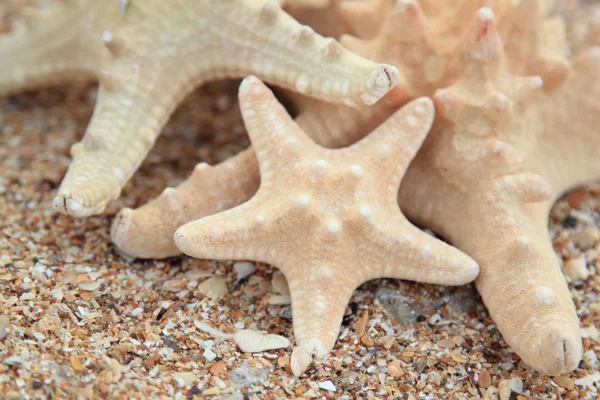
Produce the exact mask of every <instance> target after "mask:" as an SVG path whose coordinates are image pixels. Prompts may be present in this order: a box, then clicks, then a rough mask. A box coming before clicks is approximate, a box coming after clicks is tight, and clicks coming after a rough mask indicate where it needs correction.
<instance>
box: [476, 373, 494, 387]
mask: <svg viewBox="0 0 600 400" xmlns="http://www.w3.org/2000/svg"><path fill="white" fill-rule="evenodd" d="M477 383H478V385H479V387H481V388H484V389H487V388H489V387H490V386H491V385H492V377H491V376H490V373H489V372H488V370H487V369H483V370H481V372H480V373H479V380H478V381H477Z"/></svg>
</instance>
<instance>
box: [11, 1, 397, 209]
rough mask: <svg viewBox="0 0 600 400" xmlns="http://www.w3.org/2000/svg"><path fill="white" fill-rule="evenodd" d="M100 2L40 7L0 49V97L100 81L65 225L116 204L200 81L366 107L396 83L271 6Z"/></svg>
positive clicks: (71, 175)
mask: <svg viewBox="0 0 600 400" xmlns="http://www.w3.org/2000/svg"><path fill="white" fill-rule="evenodd" d="M100 3H102V4H101V5H99V4H100ZM100 3H98V2H94V1H90V0H76V1H74V3H73V4H72V5H71V7H70V8H67V9H64V10H63V9H62V8H58V9H57V10H53V9H50V10H49V11H47V13H49V16H46V17H44V16H42V17H41V18H42V20H41V21H39V20H34V21H33V22H32V29H31V30H29V31H25V32H19V31H17V32H13V33H10V34H9V35H8V36H6V37H3V38H2V39H1V40H2V41H3V46H2V50H0V51H1V52H4V51H5V49H7V50H6V51H7V52H9V53H10V54H11V57H4V58H2V61H0V71H3V70H4V71H6V73H5V74H0V75H2V77H1V78H0V90H2V92H4V93H9V92H14V91H16V90H18V89H19V88H29V87H33V86H39V85H44V84H53V83H55V82H57V81H60V80H65V79H68V78H70V77H75V76H79V75H83V76H85V77H89V76H90V75H95V76H96V77H98V78H99V80H100V90H99V93H98V100H97V105H96V108H95V110H94V114H93V116H92V120H91V122H90V125H89V126H88V129H87V131H86V134H85V136H84V138H83V140H82V141H81V142H80V143H77V144H76V145H74V146H73V148H72V155H73V162H72V164H71V166H70V167H69V170H68V171H67V174H66V176H65V179H64V180H63V183H62V184H61V187H60V189H59V191H58V194H57V196H56V198H55V199H54V202H53V204H54V207H55V208H56V209H57V210H59V211H61V212H64V213H67V214H70V215H73V216H88V215H92V214H97V213H100V212H102V211H103V210H104V208H105V206H106V204H107V203H108V202H109V201H111V200H112V199H114V198H116V197H117V196H118V195H119V193H120V191H121V187H122V186H123V185H124V184H125V182H126V181H127V180H128V179H129V178H130V177H131V175H132V174H133V173H134V172H135V171H136V169H137V168H138V167H139V165H140V163H141V161H142V160H143V159H144V157H145V155H146V154H147V153H148V151H149V150H150V148H151V147H152V145H153V143H154V141H155V139H156V137H157V135H158V134H159V133H160V130H161V129H162V126H163V125H164V124H165V122H166V120H167V119H168V117H169V115H170V114H171V113H172V111H173V110H174V109H175V107H176V106H177V104H178V103H179V102H180V101H181V100H182V99H183V97H185V95H186V94H187V93H189V92H190V91H191V90H193V89H194V88H195V87H196V86H198V85H200V84H201V83H203V82H205V81H208V80H212V79H218V78H225V77H243V76H246V75H248V74H256V75H257V76H259V77H261V78H263V79H265V80H267V81H269V82H272V83H274V84H276V85H279V86H282V87H284V88H290V89H293V90H296V91H298V92H301V93H303V94H306V95H309V96H313V97H316V98H321V99H325V100H328V101H332V102H338V103H345V104H349V105H370V104H373V103H375V102H376V101H377V100H379V98H381V97H382V96H383V95H385V93H387V92H388V91H389V90H390V89H391V88H392V87H393V86H394V84H395V82H396V78H397V70H396V68H395V67H392V66H389V65H381V64H376V63H373V62H371V61H368V60H366V59H364V58H361V57H359V56H356V55H355V54H353V53H351V52H350V51H348V50H346V49H345V48H343V47H342V46H341V45H340V44H339V43H338V42H336V41H335V40H333V39H325V38H323V37H322V36H319V35H318V34H316V33H315V32H314V31H313V30H312V29H311V28H309V27H307V26H303V25H301V24H299V23H297V22H296V21H295V20H294V19H293V18H291V17H290V16H289V15H287V14H286V13H285V12H283V11H282V10H281V9H280V8H279V6H278V5H277V2H274V1H252V0H235V1H223V2H221V1H219V2H214V1H209V0H203V1H189V0H178V1H170V2H167V3H165V2H162V1H158V0H147V1H143V2H142V1H140V2H129V3H128V4H127V6H126V7H119V5H118V3H116V2H114V3H113V2H100ZM69 4H70V3H69ZM57 7H58V6H57ZM90 7H93V10H95V8H98V10H97V11H98V12H97V13H94V12H91V11H90ZM93 10H92V11H93ZM54 17H56V18H54ZM7 54H8V53H7ZM0 55H1V53H0ZM6 77H7V78H6ZM1 79H4V81H2V80H1Z"/></svg>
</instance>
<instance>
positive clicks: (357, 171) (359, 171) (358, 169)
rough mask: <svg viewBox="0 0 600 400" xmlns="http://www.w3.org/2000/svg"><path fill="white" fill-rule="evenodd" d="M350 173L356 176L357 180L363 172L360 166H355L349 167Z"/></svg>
mask: <svg viewBox="0 0 600 400" xmlns="http://www.w3.org/2000/svg"><path fill="white" fill-rule="evenodd" d="M350 171H351V172H352V175H354V176H356V177H357V178H358V177H360V176H361V175H362V173H363V170H362V168H361V167H360V165H356V164H354V165H353V166H351V167H350Z"/></svg>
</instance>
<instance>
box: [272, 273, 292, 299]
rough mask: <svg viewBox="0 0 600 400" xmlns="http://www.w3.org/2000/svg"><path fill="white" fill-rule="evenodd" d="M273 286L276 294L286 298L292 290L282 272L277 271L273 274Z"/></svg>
mask: <svg viewBox="0 0 600 400" xmlns="http://www.w3.org/2000/svg"><path fill="white" fill-rule="evenodd" d="M271 285H273V290H274V291H275V292H276V293H279V294H282V295H284V296H289V295H290V288H289V287H288V283H287V280H286V279H285V276H284V275H283V274H282V273H281V272H280V271H276V272H275V273H274V274H273V279H271Z"/></svg>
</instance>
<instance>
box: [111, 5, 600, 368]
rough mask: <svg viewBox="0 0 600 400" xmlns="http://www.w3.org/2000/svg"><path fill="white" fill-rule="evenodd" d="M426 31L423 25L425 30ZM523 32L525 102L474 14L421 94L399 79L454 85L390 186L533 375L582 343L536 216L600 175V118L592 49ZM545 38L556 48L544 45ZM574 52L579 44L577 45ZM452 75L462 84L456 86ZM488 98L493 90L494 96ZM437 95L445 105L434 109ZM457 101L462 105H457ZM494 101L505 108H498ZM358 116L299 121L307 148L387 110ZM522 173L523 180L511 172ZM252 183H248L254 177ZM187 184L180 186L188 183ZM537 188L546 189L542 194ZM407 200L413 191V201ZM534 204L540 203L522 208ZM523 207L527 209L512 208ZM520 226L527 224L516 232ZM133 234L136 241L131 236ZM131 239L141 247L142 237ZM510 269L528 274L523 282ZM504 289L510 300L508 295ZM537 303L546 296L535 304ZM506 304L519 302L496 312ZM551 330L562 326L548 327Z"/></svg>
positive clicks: (562, 361) (564, 362)
mask: <svg viewBox="0 0 600 400" xmlns="http://www.w3.org/2000/svg"><path fill="white" fill-rule="evenodd" d="M527 2H530V3H534V4H533V5H535V4H537V2H535V1H533V0H524V1H522V2H521V4H520V6H519V7H520V8H519V9H520V10H521V12H528V10H529V12H528V15H529V16H530V17H531V18H532V19H535V18H541V17H540V16H541V15H543V13H542V10H539V11H538V12H531V10H532V9H533V10H534V11H535V7H533V8H531V4H529V5H528V4H526V3H527ZM403 6H405V7H404V11H405V12H409V13H413V15H416V16H417V17H418V18H417V21H419V20H421V21H422V22H425V21H426V20H425V18H424V17H423V16H422V12H421V11H420V9H419V7H418V5H417V4H416V3H414V2H403ZM398 11H402V10H399V9H396V10H395V13H394V14H392V15H391V16H390V18H394V17H395V18H400V21H401V20H402V19H401V18H404V19H405V20H406V16H403V15H402V14H401V13H397V12H398ZM515 12H516V11H515V10H514V9H510V8H508V9H504V8H503V9H502V13H503V15H506V16H509V15H513V18H514V13H515ZM507 18H511V17H507ZM556 21H557V20H555V19H552V20H550V24H554V26H559V28H558V29H560V31H562V32H564V31H565V29H564V27H563V28H560V24H559V23H557V22H556ZM390 22H391V23H389V24H388V25H386V26H385V27H384V29H383V34H385V35H387V32H388V31H387V26H391V27H395V28H396V29H400V28H398V27H401V26H402V25H401V24H400V23H399V21H398V20H396V21H390ZM422 22H419V24H421V23H422ZM531 22H532V25H534V26H538V27H539V26H540V24H539V23H538V22H535V21H531ZM557 24H558V25H557ZM503 26H505V27H510V26H511V23H510V21H504V25H503ZM426 27H427V25H426ZM540 29H541V28H540ZM427 31H429V29H425V32H427ZM504 31H505V33H507V32H510V29H508V28H504ZM542 31H543V30H542ZM527 35H528V36H527V37H528V38H529V40H533V41H535V42H537V43H538V45H539V46H541V49H538V48H537V47H536V46H531V47H529V48H530V51H531V52H532V56H533V57H535V58H537V59H539V60H541V62H540V64H538V65H533V66H530V68H533V69H534V71H531V72H533V73H544V74H545V75H544V76H545V78H546V80H547V81H548V83H549V84H548V85H545V84H544V86H543V87H540V88H538V89H537V90H533V92H532V93H531V94H530V95H525V93H527V90H525V89H526V88H527V85H528V84H531V83H533V84H536V85H539V84H540V83H541V82H543V80H540V79H539V78H537V77H533V78H530V79H529V80H524V81H520V80H518V79H517V78H515V77H510V76H509V75H507V74H506V73H505V72H503V71H502V69H503V68H506V67H510V68H516V69H517V70H516V71H511V72H517V73H530V72H529V71H528V68H525V67H523V68H521V67H519V65H517V64H516V63H515V61H514V59H513V60H512V61H511V60H509V61H505V60H506V58H507V57H511V56H512V54H516V55H517V56H518V55H519V54H522V53H520V52H519V51H516V50H515V49H514V48H513V49H512V50H511V53H510V54H508V55H506V57H505V56H504V55H503V54H502V44H501V39H500V37H499V36H498V32H497V31H496V27H495V23H494V14H493V13H492V12H491V10H489V9H482V10H480V11H479V12H478V14H477V17H476V20H475V23H474V24H473V25H472V27H471V30H470V32H469V33H468V34H467V36H466V37H465V38H464V39H463V41H462V42H461V43H460V44H458V45H457V46H456V48H457V51H456V52H455V53H447V54H448V56H447V57H444V58H443V60H447V61H444V62H442V63H437V64H438V65H440V66H441V67H443V69H442V71H443V73H441V74H439V73H436V74H432V75H431V76H432V77H437V78H436V79H433V80H427V79H425V81H426V82H429V83H430V84H429V83H428V84H427V85H422V82H423V81H419V82H420V84H421V86H417V85H415V84H414V83H413V82H412V79H407V84H408V88H409V90H410V91H411V94H413V95H414V94H415V93H419V91H427V90H433V89H435V87H436V86H437V85H440V86H439V87H443V85H442V84H441V83H442V82H447V81H449V85H455V84H456V86H455V87H454V89H452V90H450V91H449V92H444V91H442V92H438V95H437V96H436V99H437V103H438V104H439V105H440V106H441V105H442V104H449V105H450V106H452V107H450V108H449V109H448V110H446V108H443V109H442V114H443V116H444V118H443V119H442V118H439V121H438V122H437V123H436V124H435V127H434V133H433V134H432V135H431V137H429V138H428V139H427V140H426V142H425V145H424V147H423V149H422V150H421V151H420V152H419V155H418V157H417V159H416V161H415V162H414V163H413V164H412V165H411V167H410V168H409V170H408V173H407V176H406V178H405V180H404V181H403V184H402V187H401V191H400V195H401V196H400V198H401V199H402V200H401V204H402V207H403V210H405V211H406V213H407V215H408V216H410V217H411V218H413V219H414V220H416V221H418V222H419V223H421V224H422V225H423V226H427V227H431V228H433V229H434V230H436V231H437V232H440V233H442V234H443V235H444V236H445V237H447V238H448V239H450V240H451V242H452V243H454V244H456V245H457V246H458V247H459V248H461V249H463V250H464V251H466V252H467V253H468V254H470V255H472V256H473V257H474V258H475V259H476V260H477V261H479V263H480V265H481V268H482V273H481V276H480V277H479V278H478V279H477V287H478V289H479V290H480V292H481V293H482V297H483V298H484V301H485V303H486V305H487V306H488V307H489V309H490V313H491V315H492V317H493V318H494V320H495V321H496V322H497V325H498V327H499V329H500V330H501V331H502V333H503V334H504V338H505V339H506V341H507V342H508V343H509V344H510V345H511V346H512V347H513V348H514V349H515V350H516V351H517V353H518V354H519V355H520V356H521V357H522V358H523V359H524V360H525V361H526V362H527V363H528V364H529V365H531V366H533V367H534V368H536V369H538V370H540V371H542V372H546V373H551V374H559V373H565V372H568V371H569V370H571V369H573V368H575V366H576V365H577V362H578V360H579V358H580V352H581V344H580V336H579V331H578V322H577V317H576V315H575V313H574V309H573V306H572V303H571V301H570V298H569V293H568V291H567V290H566V285H565V283H564V279H563V278H562V276H561V275H560V268H559V264H558V261H557V259H556V256H555V254H554V252H553V250H552V246H551V243H550V240H549V238H548V232H547V229H546V225H547V216H548V209H549V207H550V205H551V204H552V201H551V200H552V199H554V198H556V197H557V196H558V195H560V194H561V193H563V192H564V191H565V190H567V189H569V188H570V187H573V186H575V185H578V184H580V183H582V182H585V181H588V180H592V179H596V178H598V177H600V166H599V162H600V159H599V158H598V157H597V154H599V153H600V149H599V148H598V145H599V142H600V141H599V140H598V136H597V135H598V134H597V128H594V127H595V126H597V125H598V115H600V112H599V107H600V104H599V103H600V102H599V100H598V99H599V98H600V84H599V83H598V82H599V76H598V74H599V73H600V72H599V70H600V69H599V68H598V65H599V64H598V63H599V61H598V59H597V57H598V56H597V54H598V49H597V47H596V48H591V49H589V50H588V51H587V52H585V53H583V54H582V55H581V56H579V57H578V58H576V59H574V60H573V61H572V63H571V64H572V65H571V66H569V63H568V62H565V61H564V60H565V59H566V58H565V57H566V54H565V55H562V58H561V54H560V51H565V49H564V46H563V45H562V44H560V43H561V41H558V43H559V46H558V49H559V51H556V48H555V49H554V50H553V51H550V52H548V51H547V50H548V47H547V44H545V43H543V42H541V41H540V36H539V35H537V34H532V33H531V32H529V33H528V34H527ZM421 37H422V36H418V35H417V36H416V39H417V40H422V39H420V38H421ZM387 38H388V39H387V40H388V42H387V43H386V44H385V45H384V44H381V43H379V41H380V40H384V39H382V37H380V36H378V38H376V39H375V40H374V41H373V43H374V46H376V48H380V49H385V50H386V53H383V52H381V53H380V54H376V53H377V52H372V53H371V54H370V55H371V56H376V57H374V59H378V60H380V61H381V60H386V61H388V62H391V63H395V61H394V60H390V59H389V58H385V55H386V54H387V55H394V54H397V53H396V52H395V50H394V43H393V42H390V40H392V38H393V37H392V36H390V35H387ZM550 39H552V40H555V38H554V37H550ZM512 40H516V39H514V38H513V39H512ZM396 41H398V39H397V38H396ZM399 42H400V44H398V45H399V46H407V45H408V44H409V43H408V44H403V43H405V42H403V41H402V40H400V41H399ZM407 42H411V41H410V40H409V41H407ZM591 43H592V44H593V43H594V42H593V41H591ZM568 44H569V43H568ZM577 46H581V42H578V44H577ZM369 49H370V47H368V46H365V43H363V50H364V51H366V52H367V53H368V51H367V50H369ZM560 49H562V50H560ZM542 50H543V51H542ZM359 51H360V50H359ZM363 54H364V53H363ZM423 54H427V52H424V53H423ZM430 54H433V53H430ZM517 56H515V59H516V57H517ZM429 57H430V56H429ZM435 57H439V56H435ZM544 57H545V58H544ZM450 60H454V61H450ZM454 63H458V65H459V68H457V70H458V71H459V72H460V71H461V70H462V72H461V73H457V72H455V69H454V67H453V65H454ZM397 64H398V66H399V67H400V69H401V70H402V72H403V74H405V75H407V76H410V71H408V72H407V70H408V69H409V67H408V66H407V65H408V64H407V63H401V62H399V63H397ZM548 65H556V66H558V70H559V71H560V73H553V71H552V70H549V69H547V68H545V67H544V66H548ZM446 66H448V68H446ZM564 67H566V68H567V73H564V70H563V68H564ZM444 71H445V72H444ZM417 73H418V72H416V71H415V72H412V74H417ZM447 74H457V76H456V78H455V79H449V78H446V76H447ZM462 75H464V76H465V77H464V78H461V76H462ZM459 80H460V82H459ZM457 82H459V83H457ZM517 84H519V85H521V88H522V90H521V91H520V92H519V91H517V92H515V88H514V85H517ZM446 86H447V85H446ZM494 91H497V92H498V93H496V94H494V93H493V92H494ZM504 92H506V93H504ZM444 96H446V97H444ZM444 98H448V99H449V100H448V101H444V100H443V99H444ZM452 99H454V100H452ZM464 102H467V103H468V106H463V105H462V104H463V103H464ZM504 105H506V109H505V110H503V109H502V106H504ZM382 106H383V104H382ZM452 110H455V111H454V112H452ZM357 114H360V113H356V112H352V111H350V110H348V109H345V108H342V107H337V106H330V107H329V108H328V107H327V106H323V105H319V107H318V108H315V109H313V110H311V111H309V112H307V115H303V116H301V118H305V120H304V121H305V123H307V124H308V123H309V125H310V129H311V132H312V134H313V136H314V137H315V139H316V140H318V141H319V142H320V143H327V145H330V146H335V145H336V142H337V143H339V145H344V144H348V143H351V142H352V140H355V139H357V138H360V137H362V135H364V134H365V133H367V132H366V131H365V130H364V129H363V127H369V126H373V125H376V124H377V123H379V122H380V121H382V120H383V119H384V118H385V115H386V112H385V111H384V112H383V113H378V112H377V110H376V109H375V110H370V113H369V114H370V115H369V116H368V117H367V118H366V119H365V118H363V117H361V116H359V115H357ZM311 116H312V118H309V117H311ZM369 117H372V118H373V119H374V120H373V119H369ZM355 121H361V124H356V123H355ZM519 124H528V125H527V126H522V125H519ZM441 132H444V133H445V134H442V133H441ZM332 133H333V134H332ZM493 140H497V142H494V141H493ZM490 143H493V144H492V147H491V149H495V150H496V151H497V152H498V155H497V157H498V158H497V161H495V163H496V164H497V165H498V167H496V168H492V169H491V168H489V166H488V165H487V164H486V163H487V162H490V161H489V159H488V158H486V157H484V155H483V154H482V153H479V152H478V151H476V150H481V149H483V150H485V151H487V150H489V148H487V147H486V146H487V145H489V144H490ZM481 146H483V147H481ZM467 149H471V151H470V152H469V151H467ZM535 149H537V150H535ZM566 149H569V151H566ZM483 150H482V151H483ZM473 161H477V162H479V163H480V167H479V168H475V169H473V168H471V166H470V165H471V162H473ZM238 162H239V163H241V164H243V165H245V167H246V169H245V171H246V172H245V173H244V174H239V175H237V177H236V178H237V179H244V180H247V181H251V178H249V175H250V174H252V173H256V172H255V171H257V167H256V166H254V168H250V167H251V166H253V165H254V164H253V163H255V161H254V160H253V158H252V155H251V154H249V153H243V154H241V155H239V156H238V158H237V159H232V160H228V161H226V162H224V163H223V165H221V166H219V167H218V168H219V171H222V175H221V179H225V180H227V179H234V178H233V177H231V178H227V177H226V176H225V174H226V171H227V170H228V169H231V170H235V169H236V166H235V164H237V163H238ZM498 168H500V170H498ZM486 170H487V171H489V173H490V174H492V173H493V174H497V175H504V174H507V175H510V174H513V175H514V176H511V177H508V178H507V179H506V181H504V180H503V179H498V180H494V179H492V175H483V174H478V175H470V174H469V172H470V171H474V172H475V173H479V172H481V171H486ZM521 172H522V173H524V175H518V173H521ZM529 173H531V174H529ZM519 178H526V179H524V180H523V184H520V183H519ZM254 179H255V182H258V177H256V178H254ZM446 179H447V180H446ZM192 180H193V178H192ZM545 181H547V182H548V184H545ZM502 182H504V183H505V184H506V185H512V187H513V189H512V190H509V189H508V188H509V187H510V186H507V187H505V190H504V191H502V190H500V191H499V187H497V186H496V185H497V184H499V183H502ZM187 185H188V186H187V187H191V186H193V183H191V182H190V183H188V184H187ZM543 188H546V190H542V189H543ZM196 190H197V191H199V189H196ZM229 190H230V189H227V190H224V191H223V192H222V193H221V194H220V195H221V197H220V195H219V193H215V192H211V196H214V197H215V198H219V197H220V198H224V197H226V196H227V193H228V192H229ZM176 193H177V194H178V195H179V197H178V202H179V203H180V204H181V205H182V206H187V205H190V207H189V208H188V211H189V214H188V215H190V216H193V217H198V216H201V214H202V215H206V214H208V213H210V210H209V208H210V207H209V206H211V205H210V204H208V203H207V204H206V205H207V207H206V208H203V209H201V210H196V206H195V205H192V204H190V202H191V197H189V196H188V195H186V190H182V191H181V193H179V192H176ZM415 193H418V194H419V195H418V196H415ZM477 193H481V196H483V198H484V200H485V201H484V200H481V199H478V198H477ZM252 194H253V193H251V192H250V191H249V192H248V193H247V195H246V196H240V197H242V198H243V197H246V198H249V197H250V196H251V195H252ZM444 194H445V197H444ZM486 195H491V196H492V197H495V198H496V200H497V204H490V200H489V199H487V198H486V197H485V196H486ZM417 199H418V200H417ZM544 199H546V200H544ZM534 200H537V201H540V202H539V203H531V202H532V201H534ZM194 202H195V204H196V203H202V201H199V200H198V197H194ZM523 202H526V204H525V205H523ZM534 204H535V205H534ZM156 206H159V204H156ZM212 207H213V211H212V212H216V211H217V209H216V208H214V204H213V205H212ZM158 208H159V207H157V208H154V209H153V205H148V206H146V207H145V209H142V210H148V211H150V210H152V213H151V214H147V213H145V212H144V211H142V212H139V213H138V211H135V212H131V211H127V213H129V215H127V218H125V220H128V221H134V222H135V221H145V220H152V219H154V218H156V215H159V214H160V215H161V220H163V221H165V220H168V219H169V216H170V215H171V213H169V210H168V208H167V207H164V206H163V207H160V209H158ZM196 211H200V212H198V213H196ZM165 214H167V215H165ZM177 218H178V223H180V222H183V221H182V220H181V217H177ZM496 218H500V221H496ZM502 219H504V220H502ZM465 221H467V222H465ZM519 221H521V222H527V223H526V224H524V225H523V226H518V222H519ZM117 222H119V221H117ZM138 223H139V222H138ZM499 223H501V224H505V225H501V226H500V227H501V228H502V229H499V225H498V224H499ZM506 224H512V225H510V226H507V225H506ZM130 225H131V226H134V225H135V224H134V223H131V224H130ZM175 228H176V227H175V226H173V225H169V224H168V223H167V224H165V230H164V231H162V232H163V233H162V234H161V236H162V239H161V240H160V241H158V240H155V241H152V242H151V243H152V244H153V245H155V246H157V247H161V246H162V248H170V249H172V247H173V244H172V243H170V241H169V240H168V239H167V238H168V237H169V233H170V232H173V231H174V229H175ZM476 228H477V229H478V230H476ZM114 231H118V230H113V232H114ZM134 233H137V234H140V232H139V231H135V230H134ZM146 235H153V236H152V237H153V238H156V236H155V235H156V234H155V233H150V232H147V233H146ZM519 236H526V237H528V238H529V240H530V242H531V243H529V244H528V242H527V240H524V239H522V238H521V240H520V241H519V240H517V241H516V242H515V243H514V245H513V246H512V247H511V246H509V245H508V243H507V242H506V241H507V240H513V239H515V238H518V237H519ZM113 238H114V235H113ZM137 241H138V243H140V242H141V241H142V238H138V239H137ZM159 242H160V243H161V245H160V246H158V243H159ZM117 244H119V242H118V241H117ZM501 244H504V245H505V246H501ZM520 271H527V275H524V273H523V272H520ZM525 277H530V278H531V279H530V281H529V282H527V281H526V279H525ZM536 282H537V283H536ZM538 289H539V291H538ZM510 291H512V293H514V295H510V296H508V292H510ZM550 291H552V294H551V295H550ZM500 293H503V294H504V295H505V297H504V298H503V297H502V296H501V295H500ZM545 295H548V297H544V296H545ZM507 298H508V299H511V301H512V302H513V303H514V304H515V305H518V306H515V307H512V306H510V305H509V306H507V305H506V299H507ZM540 299H541V300H548V301H551V303H552V304H539V301H540ZM560 323H564V324H565V325H564V326H563V327H562V328H557V325H558V324H560ZM523 326H525V327H526V329H523ZM538 342H539V343H538Z"/></svg>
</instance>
